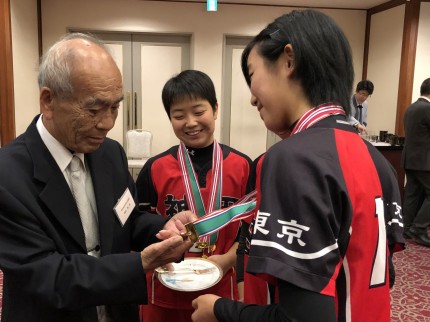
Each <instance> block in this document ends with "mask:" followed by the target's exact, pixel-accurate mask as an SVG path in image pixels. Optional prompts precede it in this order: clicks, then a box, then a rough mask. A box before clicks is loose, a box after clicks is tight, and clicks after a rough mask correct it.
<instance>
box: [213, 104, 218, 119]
mask: <svg viewBox="0 0 430 322" xmlns="http://www.w3.org/2000/svg"><path fill="white" fill-rule="evenodd" d="M217 118H218V102H216V103H215V109H214V119H215V120H216V119H217Z"/></svg>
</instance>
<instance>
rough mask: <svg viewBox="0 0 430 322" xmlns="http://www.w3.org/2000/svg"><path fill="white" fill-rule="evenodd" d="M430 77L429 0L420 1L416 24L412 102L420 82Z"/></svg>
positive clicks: (416, 94) (416, 96) (418, 92)
mask: <svg viewBox="0 0 430 322" xmlns="http://www.w3.org/2000/svg"><path fill="white" fill-rule="evenodd" d="M429 77H430V2H422V3H421V10H420V22H419V25H418V40H417V54H416V57H415V73H414V88H413V92H412V102H414V101H416V100H417V98H418V97H419V96H420V87H421V84H422V82H423V81H424V80H425V79H427V78H429Z"/></svg>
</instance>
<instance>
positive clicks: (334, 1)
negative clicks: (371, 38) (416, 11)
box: [151, 0, 409, 9]
mask: <svg viewBox="0 0 430 322" xmlns="http://www.w3.org/2000/svg"><path fill="white" fill-rule="evenodd" d="M151 1H171V2H177V1H183V2H205V1H202V0H151ZM388 1H389V0H218V6H220V5H222V4H223V3H232V4H256V5H277V6H290V7H312V8H345V9H370V8H372V7H375V6H377V5H380V4H382V3H385V2H388ZM408 1H409V0H408Z"/></svg>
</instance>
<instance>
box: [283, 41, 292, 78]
mask: <svg viewBox="0 0 430 322" xmlns="http://www.w3.org/2000/svg"><path fill="white" fill-rule="evenodd" d="M284 54H285V64H286V68H287V70H289V71H290V72H292V71H293V70H294V49H293V46H291V44H286V45H285V47H284Z"/></svg>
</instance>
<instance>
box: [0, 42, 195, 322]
mask: <svg viewBox="0 0 430 322" xmlns="http://www.w3.org/2000/svg"><path fill="white" fill-rule="evenodd" d="M39 86H40V111H41V114H40V115H38V116H36V117H35V118H34V120H33V122H32V123H31V124H30V126H29V127H28V129H27V131H26V132H25V133H24V134H22V135H21V136H19V137H18V138H17V139H15V140H14V141H13V142H12V143H10V144H9V145H7V146H4V147H2V149H1V150H0V169H2V170H1V173H0V269H1V270H3V272H4V291H3V312H2V321H3V322H8V321H13V322H21V321H22V322H24V321H25V322H29V321H61V322H67V321H106V322H110V321H127V322H129V321H138V306H137V304H138V303H145V302H146V301H147V290H146V281H145V272H146V271H148V270H152V269H154V268H156V267H158V266H160V265H166V264H167V263H169V262H171V261H174V260H177V259H179V258H180V257H181V256H182V254H183V253H184V251H185V250H187V249H188V248H189V247H190V246H191V245H192V243H191V242H189V241H184V240H183V239H182V237H180V236H179V234H178V233H179V230H180V229H182V228H183V225H182V224H181V221H182V222H187V221H190V220H192V219H193V218H195V217H194V215H192V214H191V213H181V214H178V215H176V216H175V217H174V218H173V219H171V220H170V221H168V222H167V221H166V219H162V218H161V217H160V216H157V215H151V214H145V215H143V213H140V212H139V211H138V208H137V207H136V204H137V203H136V191H135V186H134V183H133V180H132V178H131V176H130V175H129V173H128V169H127V158H126V156H125V153H124V150H123V148H122V147H121V146H120V144H119V143H117V142H115V141H113V140H110V139H108V138H106V135H107V133H108V132H109V130H111V129H112V127H113V126H114V124H115V120H116V117H117V115H118V109H119V105H120V102H121V100H122V98H123V93H122V91H123V88H122V77H121V74H120V71H119V70H118V67H117V66H116V64H115V62H114V60H113V58H112V56H111V55H110V54H109V53H108V52H107V50H106V49H105V48H104V47H103V44H102V43H100V42H99V41H98V40H96V39H94V38H92V37H89V36H86V35H83V34H70V35H68V36H66V37H65V38H63V39H62V40H60V41H59V42H57V43H56V44H54V45H53V46H52V47H51V48H50V49H49V50H48V51H47V52H46V54H45V56H44V57H43V60H42V63H41V65H40V70H39ZM178 219H179V220H178ZM160 230H161V231H160ZM160 240H161V241H160Z"/></svg>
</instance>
